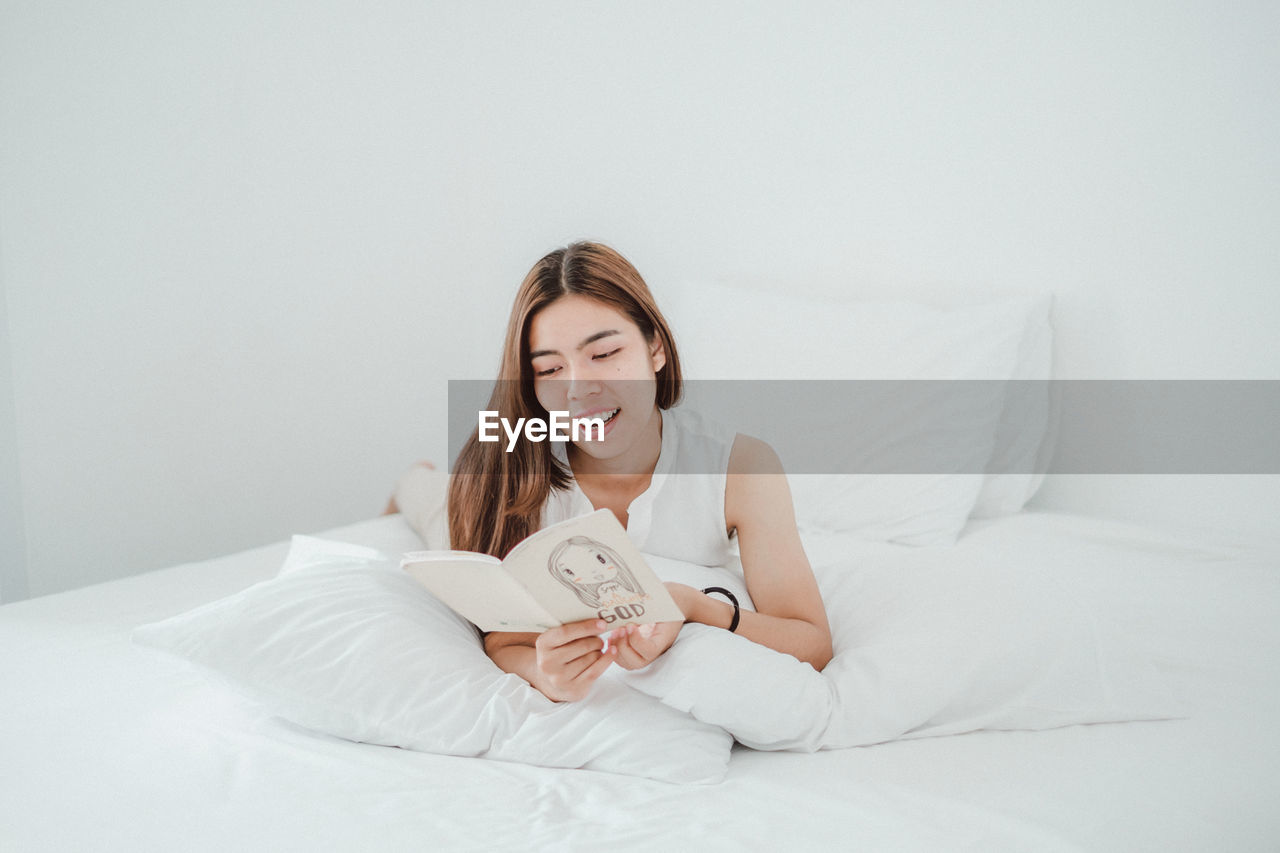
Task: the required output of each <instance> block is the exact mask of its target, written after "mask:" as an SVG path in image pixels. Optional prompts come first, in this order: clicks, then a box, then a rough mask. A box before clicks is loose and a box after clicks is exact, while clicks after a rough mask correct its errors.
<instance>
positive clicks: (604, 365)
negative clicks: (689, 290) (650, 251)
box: [529, 294, 667, 459]
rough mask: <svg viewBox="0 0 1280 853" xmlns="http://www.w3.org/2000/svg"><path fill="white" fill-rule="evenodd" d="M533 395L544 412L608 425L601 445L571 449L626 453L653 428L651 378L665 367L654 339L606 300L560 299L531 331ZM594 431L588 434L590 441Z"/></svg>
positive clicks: (595, 454) (573, 296) (580, 444)
mask: <svg viewBox="0 0 1280 853" xmlns="http://www.w3.org/2000/svg"><path fill="white" fill-rule="evenodd" d="M529 357H530V364H531V366H532V368H533V389H534V393H535V394H536V396H537V398H538V402H539V403H541V404H542V407H543V408H544V409H546V410H547V411H548V412H557V411H559V412H569V415H570V417H571V418H573V419H577V418H580V417H585V418H600V419H606V418H607V419H608V420H606V422H605V425H604V439H603V441H597V440H593V441H578V442H575V446H576V447H577V448H578V449H579V450H581V451H582V452H584V453H587V454H590V455H591V456H593V457H595V458H597V459H607V458H612V457H615V456H617V455H619V454H621V453H623V452H625V451H626V450H627V448H629V447H631V446H632V445H633V444H634V443H635V441H636V440H637V438H639V437H640V436H641V434H642V433H643V431H644V430H645V429H646V428H648V427H649V425H650V424H651V422H652V418H653V415H654V412H655V410H656V406H655V403H654V400H655V399H656V395H657V380H656V379H655V374H656V373H657V372H658V371H659V370H661V369H662V367H663V365H665V364H666V363H667V360H666V353H665V352H663V350H662V345H661V343H660V342H659V341H658V339H657V338H655V339H654V341H653V344H652V345H650V344H649V343H648V342H647V341H645V339H644V335H643V334H641V332H640V327H639V326H637V325H636V324H635V323H633V322H631V320H630V318H628V317H627V316H626V315H625V314H623V313H621V312H620V311H618V310H616V309H615V308H613V307H612V306H609V305H606V304H604V303H603V302H598V301H596V300H594V299H591V298H589V297H586V296H582V295H579V294H569V295H566V296H562V297H560V298H559V299H557V300H556V301H555V302H553V303H551V304H550V305H548V306H547V307H545V308H543V309H542V310H541V311H539V312H538V313H537V314H535V315H534V317H533V321H532V323H530V326H529ZM595 435H596V432H595V431H594V430H593V431H592V436H593V438H594V436H595Z"/></svg>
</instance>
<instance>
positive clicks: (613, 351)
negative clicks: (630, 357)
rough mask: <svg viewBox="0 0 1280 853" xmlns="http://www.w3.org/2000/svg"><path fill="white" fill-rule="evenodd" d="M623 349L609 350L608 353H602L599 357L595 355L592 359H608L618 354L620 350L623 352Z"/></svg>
mask: <svg viewBox="0 0 1280 853" xmlns="http://www.w3.org/2000/svg"><path fill="white" fill-rule="evenodd" d="M621 349H622V347H618V349H613V350H609V351H608V352H602V353H600V354H599V355H593V356H591V358H592V359H597V358H608V357H609V356H611V355H614V354H616V353H617V352H618V350H621Z"/></svg>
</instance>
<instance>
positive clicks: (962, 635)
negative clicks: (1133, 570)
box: [621, 543, 1187, 752]
mask: <svg viewBox="0 0 1280 853" xmlns="http://www.w3.org/2000/svg"><path fill="white" fill-rule="evenodd" d="M869 544H870V543H869ZM881 547H882V548H884V549H885V550H884V551H883V552H882V553H881V557H880V558H879V559H875V560H873V559H868V557H867V555H866V554H863V555H862V556H861V558H860V560H859V563H858V564H857V565H851V564H849V563H847V562H840V563H835V564H830V565H826V566H815V567H814V574H815V575H816V576H817V579H818V582H819V585H820V587H821V588H822V593H823V599H824V602H825V604H826V609H827V616H828V620H829V622H830V625H831V630H832V642H833V646H834V652H835V656H834V657H833V659H832V660H831V662H830V663H829V664H828V665H827V667H826V668H825V669H824V670H823V671H822V672H821V673H818V672H816V671H815V670H814V669H813V667H811V666H809V665H808V664H806V663H801V662H800V661H799V660H797V659H796V658H794V657H792V656H790V655H786V654H782V653H779V652H775V651H773V650H771V649H769V648H767V647H765V646H762V645H759V644H757V643H754V642H751V641H750V640H747V639H746V638H745V637H742V636H740V635H738V634H730V633H729V632H728V631H725V630H723V629H719V628H711V627H709V626H706V625H700V624H688V625H685V626H684V628H682V629H681V631H680V635H679V636H678V637H677V638H676V642H675V644H674V645H672V647H671V648H670V649H668V650H667V652H666V653H665V654H663V655H662V656H661V657H660V658H658V660H656V661H655V662H654V663H652V664H650V665H649V666H648V667H646V668H645V669H643V670H637V671H635V672H624V673H622V677H621V680H622V681H624V683H626V684H629V685H631V686H632V687H635V688H636V689H637V690H641V691H643V692H645V693H648V694H650V695H652V696H654V697H655V698H658V699H660V700H661V701H662V702H663V703H665V704H667V705H670V706H671V707H672V708H676V709H678V710H681V711H688V712H689V713H691V714H692V715H693V716H695V717H697V718H698V719H699V720H703V721H704V722H708V723H714V724H715V725H718V726H722V727H724V728H725V729H726V730H728V731H729V732H731V733H732V734H733V735H734V737H735V738H736V739H737V740H738V741H740V742H742V743H743V744H745V745H747V746H750V747H753V748H756V749H771V750H794V751H802V752H812V751H814V750H817V749H839V748H845V747H852V746H864V745H870V744H875V743H882V742H885V741H890V740H897V739H905V738H917V737H932V736H939V735H949V734H960V733H963V732H970V731H975V730H979V729H1025V730H1037V729H1048V728H1056V727H1059V726H1067V725H1073V724H1078V723H1097V722H1115V721H1126V720H1157V719H1173V718H1178V717H1183V716H1186V713H1187V707H1186V705H1185V704H1184V703H1183V702H1182V701H1180V700H1179V699H1178V697H1177V696H1175V695H1174V694H1173V693H1172V692H1171V691H1170V689H1169V687H1168V685H1167V683H1166V682H1165V680H1164V678H1163V676H1162V675H1161V673H1160V672H1159V670H1158V669H1157V668H1156V667H1155V666H1154V664H1153V659H1152V655H1151V653H1150V650H1149V649H1147V648H1146V647H1145V646H1144V645H1143V644H1142V643H1141V642H1139V641H1138V640H1137V639H1136V638H1134V637H1132V636H1131V635H1130V634H1129V633H1128V627H1129V626H1127V625H1125V624H1124V623H1123V620H1122V619H1119V618H1116V617H1114V616H1113V617H1112V618H1105V617H1103V616H1102V615H1100V614H1097V613H1091V612H1090V611H1089V610H1088V609H1087V608H1085V607H1083V606H1081V605H1080V604H1078V603H1077V602H1075V601H1074V600H1073V599H1072V597H1071V595H1070V594H1069V593H1068V592H1067V591H1066V590H1065V589H1064V588H1063V587H1062V585H1061V584H1060V583H1058V582H1057V581H1055V580H1054V579H1053V577H1052V575H1051V574H1050V572H1049V571H1047V570H1046V571H1042V570H1038V569H1037V568H1036V567H1029V566H1027V565H1025V564H1023V563H1021V562H1019V561H1017V560H1012V559H1011V560H1008V561H1001V560H1000V559H998V558H997V559H990V558H984V559H981V560H967V561H964V560H962V561H960V562H959V563H957V562H956V561H954V560H948V559H945V557H947V556H948V551H949V550H950V549H948V550H939V551H923V552H922V550H921V549H903V548H901V547H900V546H893V545H882V546H881ZM890 549H892V550H890ZM904 550H905V551H913V552H915V553H916V554H922V553H923V554H924V555H925V558H924V559H915V560H904V559H901V557H902V555H901V554H900V553H899V554H895V553H893V552H894V551H899V552H900V551H904ZM661 568H662V571H660V570H659V567H657V566H655V571H658V572H659V574H660V576H664V579H665V575H664V574H663V572H669V569H668V568H667V567H666V566H662V567H661ZM1122 611H1123V607H1117V609H1116V613H1120V612H1122Z"/></svg>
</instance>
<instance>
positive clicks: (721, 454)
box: [542, 407, 737, 566]
mask: <svg viewBox="0 0 1280 853" xmlns="http://www.w3.org/2000/svg"><path fill="white" fill-rule="evenodd" d="M661 411H662V447H661V449H660V450H659V452H658V464H657V466H656V467H655V468H654V471H653V479H652V480H651V481H650V482H649V488H647V489H645V490H644V492H642V493H641V494H640V495H639V496H637V497H636V498H635V500H633V501H632V502H631V506H629V507H628V508H627V535H628V536H630V537H631V541H632V542H634V543H635V545H636V547H637V548H638V549H640V550H641V551H643V552H645V553H648V554H657V555H659V556H663V557H670V558H672V559H675V560H684V561H685V562H689V563H695V564H697V565H700V566H726V565H729V564H730V563H731V562H733V561H734V560H735V558H736V556H737V533H736V531H735V534H734V536H733V537H732V538H731V537H730V536H729V535H728V534H727V533H726V531H725V527H726V524H725V518H724V490H725V482H726V475H727V473H728V470H729V452H730V451H731V450H732V449H733V439H734V437H735V435H736V434H737V433H735V432H734V431H733V430H731V429H728V428H727V427H725V426H723V425H721V424H718V423H716V422H715V421H712V420H710V419H708V418H706V417H703V416H702V415H701V414H699V413H697V412H695V411H692V410H688V409H682V408H679V407H676V408H674V409H663V410H661ZM566 449H567V445H566V444H565V443H563V442H557V443H555V444H553V445H552V453H554V454H555V455H556V458H557V459H559V460H560V462H561V463H562V464H564V466H565V467H566V468H568V457H567V455H566ZM594 511H595V507H594V506H592V504H591V501H590V499H588V498H587V496H586V495H585V494H583V492H582V489H581V488H579V487H578V483H577V481H576V480H575V481H573V483H572V484H571V486H570V487H569V489H567V490H564V491H557V490H554V489H553V490H552V492H551V495H550V496H549V497H548V498H547V502H546V503H545V504H544V505H543V507H542V526H543V527H546V526H547V525H549V524H555V523H556V522H558V521H564V520H565V519H568V518H575V517H577V516H580V515H586V514H587V513H591V512H594Z"/></svg>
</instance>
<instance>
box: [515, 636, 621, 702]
mask: <svg viewBox="0 0 1280 853" xmlns="http://www.w3.org/2000/svg"><path fill="white" fill-rule="evenodd" d="M605 627H606V625H605V622H604V620H602V619H584V620H582V621H581V622H567V623H565V624H564V625H561V626H560V627H558V628H551V629H549V630H547V631H543V632H542V633H541V634H539V635H538V639H537V640H536V641H535V642H534V644H533V648H534V650H535V652H536V653H537V665H536V670H537V678H538V683H537V685H536V686H537V688H538V690H540V691H541V692H542V694H543V695H544V696H546V697H547V698H548V699H551V700H553V701H556V702H576V701H578V700H579V699H582V698H584V697H586V695H587V693H588V692H590V690H591V685H592V684H595V681H596V679H597V678H599V677H600V676H601V674H603V673H604V671H605V670H606V669H608V668H609V664H611V663H613V661H614V660H615V659H616V658H617V654H618V651H617V648H616V647H612V646H611V647H610V648H609V650H608V651H607V652H606V651H603V649H604V640H602V639H601V638H600V637H599V636H598V634H600V633H601V632H603V631H604V629H605Z"/></svg>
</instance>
